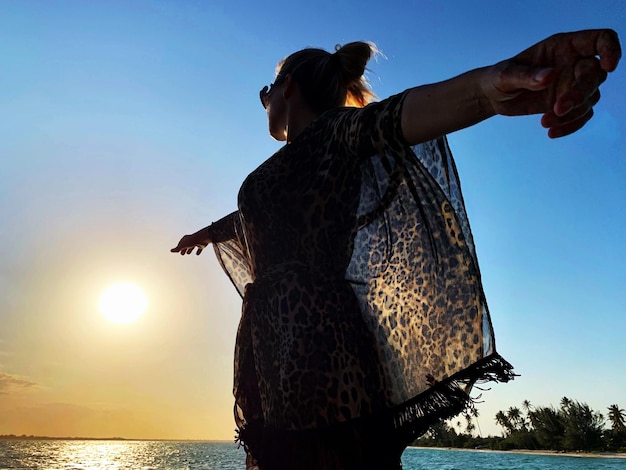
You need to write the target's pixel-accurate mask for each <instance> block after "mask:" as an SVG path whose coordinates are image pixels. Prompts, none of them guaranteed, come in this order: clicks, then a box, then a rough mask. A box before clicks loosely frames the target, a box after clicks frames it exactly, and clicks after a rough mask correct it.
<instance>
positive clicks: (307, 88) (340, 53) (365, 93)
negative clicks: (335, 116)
mask: <svg viewBox="0 0 626 470" xmlns="http://www.w3.org/2000/svg"><path fill="white" fill-rule="evenodd" d="M376 54H377V50H376V46H375V45H374V44H372V43H368V42H361V41H358V42H351V43H348V44H345V45H344V46H339V45H337V46H336V47H335V52H334V53H330V52H327V51H325V50H323V49H314V48H307V49H303V50H301V51H298V52H294V53H293V54H291V55H290V56H288V57H287V58H286V59H283V60H282V61H281V62H280V63H279V64H278V67H277V70H278V75H277V76H282V77H284V76H285V75H287V74H291V76H292V78H293V80H294V81H295V82H296V83H297V84H298V86H299V87H300V93H301V94H302V97H303V99H304V102H305V103H306V104H307V105H308V106H309V108H311V111H313V112H314V113H316V114H318V115H319V114H322V113H323V112H324V111H327V110H329V109H332V108H336V107H339V106H357V107H362V106H365V105H366V104H367V103H369V102H370V101H372V100H373V99H374V98H375V96H374V93H372V91H371V90H370V87H369V84H368V83H367V81H366V80H365V77H364V76H363V74H364V73H365V66H366V65H367V62H368V61H369V59H370V58H371V57H372V56H374V55H376Z"/></svg>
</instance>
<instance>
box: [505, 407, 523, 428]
mask: <svg viewBox="0 0 626 470" xmlns="http://www.w3.org/2000/svg"><path fill="white" fill-rule="evenodd" d="M506 414H507V416H508V417H509V420H510V422H511V425H512V426H513V429H514V430H515V431H522V430H523V428H524V427H525V426H524V424H525V423H524V419H523V417H522V412H521V411H520V409H519V408H517V407H514V406H511V407H510V408H509V410H508V411H507V413H506Z"/></svg>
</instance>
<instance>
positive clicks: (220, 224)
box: [209, 211, 241, 243]
mask: <svg viewBox="0 0 626 470" xmlns="http://www.w3.org/2000/svg"><path fill="white" fill-rule="evenodd" d="M239 224H241V221H240V219H239V211H235V212H232V213H230V214H228V215H227V216H226V217H222V218H221V219H220V220H218V221H217V222H213V223H212V224H211V226H210V229H209V230H210V232H209V233H210V235H211V242H212V243H219V242H225V241H228V240H232V239H233V238H236V237H237V233H239V232H240V230H239Z"/></svg>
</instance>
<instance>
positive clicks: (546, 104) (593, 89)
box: [402, 29, 621, 145]
mask: <svg viewBox="0 0 626 470" xmlns="http://www.w3.org/2000/svg"><path fill="white" fill-rule="evenodd" d="M620 57H621V48H620V43H619V39H618V37H617V33H616V32H615V31H613V30H610V29H602V30H587V31H578V32H573V33H561V34H555V35H554V36H550V37H549V38H547V39H545V40H543V41H541V42H539V43H537V44H535V45H534V46H532V47H530V48H528V49H526V50H525V51H524V52H522V53H520V54H518V55H517V56H515V57H513V58H511V59H508V60H505V61H502V62H500V63H498V64H496V65H493V66H490V67H484V68H480V69H476V70H472V71H470V72H467V73H464V74H462V75H459V76H458V77H455V78H452V79H450V80H446V81H444V82H440V83H435V84H432V85H425V86H420V87H417V88H413V89H412V90H410V91H409V93H408V94H407V96H406V98H405V102H404V105H403V109H402V132H403V134H404V137H405V139H406V141H407V142H408V143H409V144H411V145H413V144H418V143H420V142H424V141H427V140H430V139H434V138H436V137H439V136H441V135H444V134H448V133H450V132H454V131H456V130H459V129H463V128H465V127H469V126H472V125H474V124H476V123H478V122H480V121H482V120H484V119H487V118H489V117H491V116H493V115H495V114H502V115H506V116H521V115H528V114H543V117H542V119H541V124H542V125H543V126H544V127H545V128H547V129H549V131H548V135H549V136H550V137H553V138H554V137H562V136H565V135H568V134H571V133H573V132H576V131H577V130H578V129H580V128H581V127H583V126H584V125H585V123H586V122H587V121H588V120H589V119H591V117H592V116H593V106H594V105H595V104H596V103H597V102H598V100H599V99H600V92H599V90H598V88H599V86H600V84H601V83H602V82H604V80H605V79H606V76H607V73H608V72H612V71H613V70H615V68H616V67H617V64H618V62H619V60H620Z"/></svg>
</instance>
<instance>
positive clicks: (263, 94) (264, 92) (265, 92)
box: [259, 74, 285, 109]
mask: <svg viewBox="0 0 626 470" xmlns="http://www.w3.org/2000/svg"><path fill="white" fill-rule="evenodd" d="M284 81H285V77H284V76H283V75H280V74H279V75H278V76H277V77H276V80H274V83H272V84H271V85H270V86H267V85H265V86H264V87H263V88H262V89H261V91H259V98H261V104H262V105H263V107H264V108H265V109H267V104H268V102H269V99H270V94H271V93H272V90H273V89H274V88H276V87H277V86H279V85H280V84H281V83H283V82H284Z"/></svg>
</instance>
